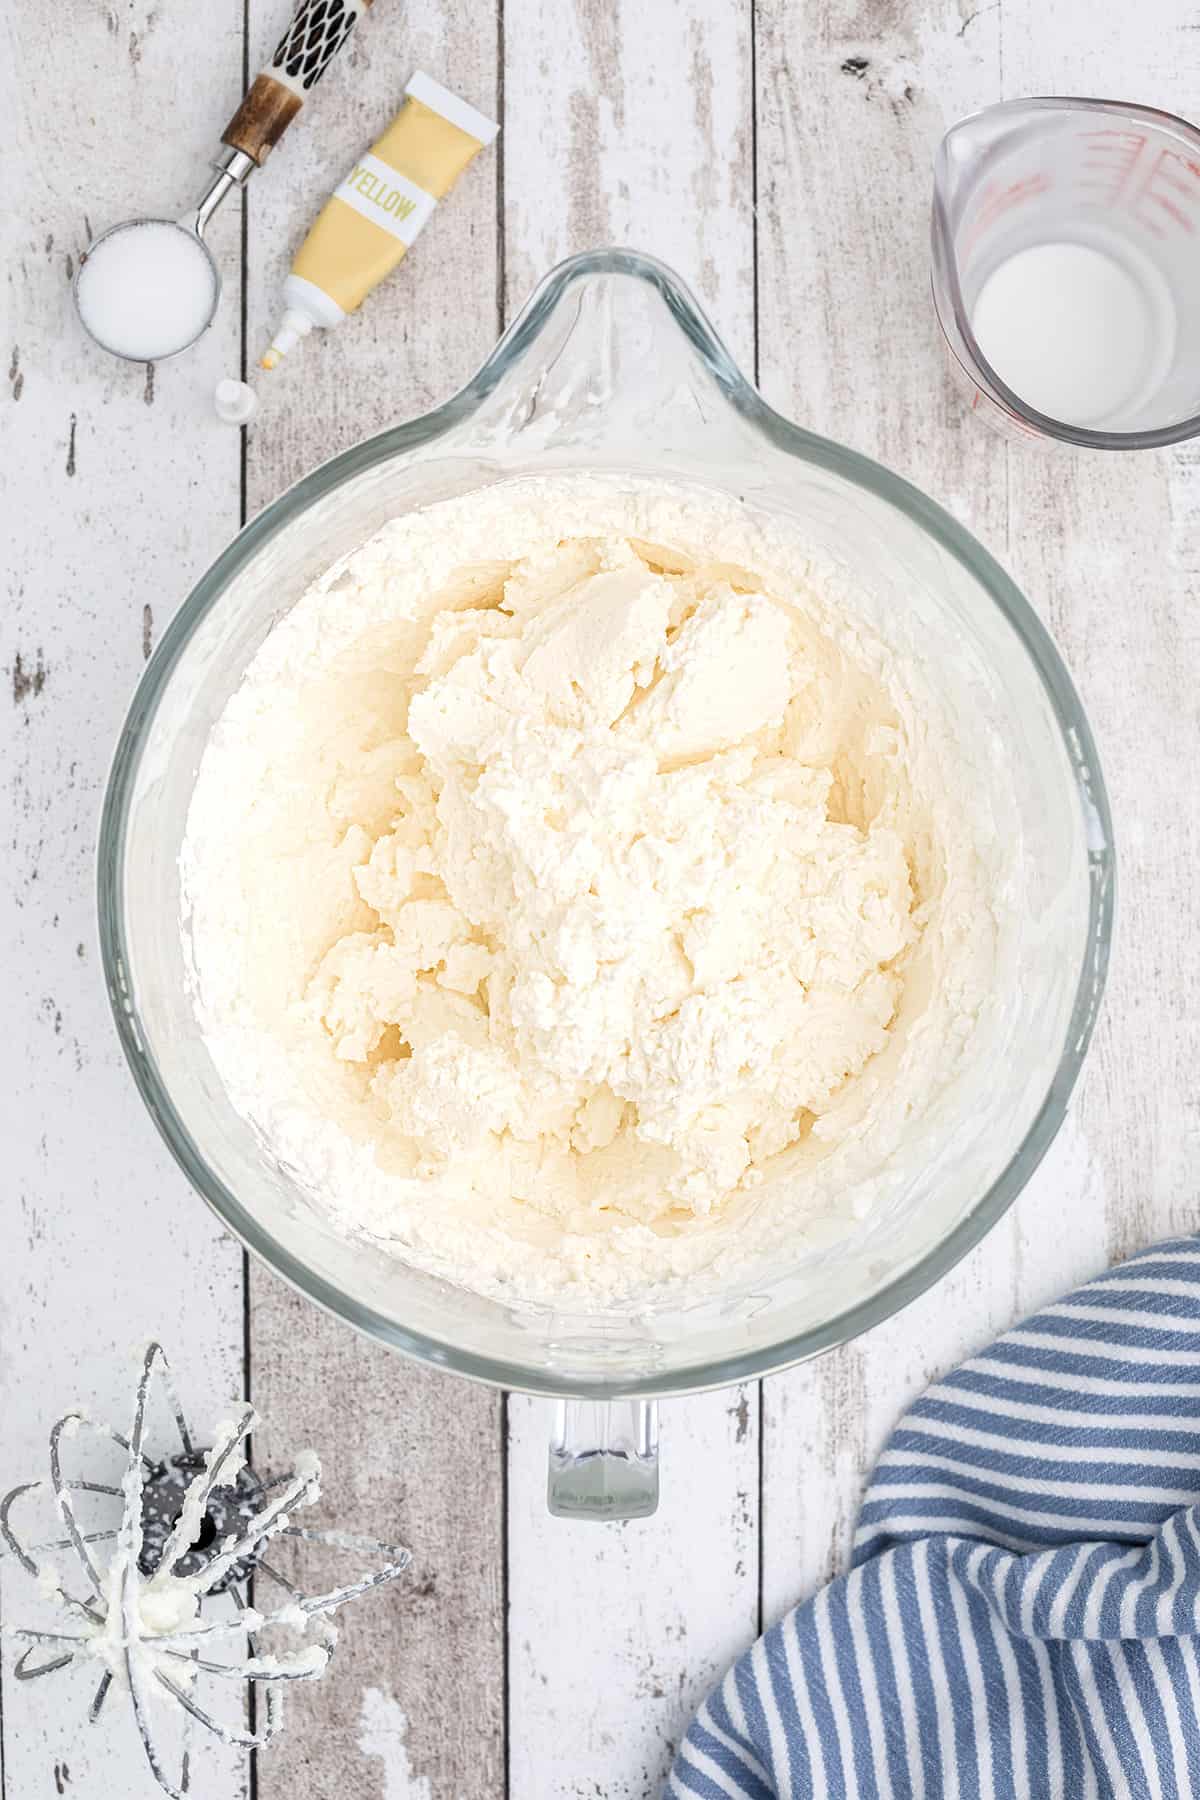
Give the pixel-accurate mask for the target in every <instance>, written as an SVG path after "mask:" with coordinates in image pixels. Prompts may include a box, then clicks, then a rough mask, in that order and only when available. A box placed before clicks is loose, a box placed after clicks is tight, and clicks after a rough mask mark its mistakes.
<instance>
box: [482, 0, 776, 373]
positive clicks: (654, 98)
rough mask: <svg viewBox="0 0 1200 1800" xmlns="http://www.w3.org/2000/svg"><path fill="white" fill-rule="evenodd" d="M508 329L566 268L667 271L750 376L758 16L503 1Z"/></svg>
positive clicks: (607, 1)
mask: <svg viewBox="0 0 1200 1800" xmlns="http://www.w3.org/2000/svg"><path fill="white" fill-rule="evenodd" d="M504 39H505V131H504V138H503V149H504V169H505V274H506V290H507V300H508V312H509V317H511V316H512V314H513V312H514V311H515V310H516V309H517V308H518V307H519V306H520V305H521V304H522V303H523V302H524V300H525V299H526V298H527V297H528V294H529V292H530V289H531V288H532V287H533V286H534V285H535V284H536V283H537V282H538V281H540V279H541V277H542V276H543V275H544V274H545V273H546V271H547V270H548V269H549V268H551V267H552V266H553V264H554V263H556V262H557V261H558V260H559V259H560V258H561V257H563V256H566V255H568V254H569V253H571V252H572V251H576V250H594V249H597V248H598V247H600V246H601V245H604V244H623V245H626V246H628V247H630V248H632V249H635V250H644V251H647V252H649V254H650V255H652V256H658V257H661V258H662V259H663V261H664V262H667V263H670V264H671V266H672V267H673V268H675V269H676V270H677V271H678V272H679V274H681V275H682V276H683V277H684V279H685V280H686V281H688V282H689V283H691V284H692V285H693V286H694V287H695V288H696V290H697V292H698V293H699V294H700V297H701V299H702V301H703V303H704V305H705V306H706V307H707V308H708V310H709V311H710V313H711V314H712V317H713V320H714V323H715V324H716V326H717V328H718V330H719V331H721V332H722V334H723V335H724V337H725V339H726V342H727V344H728V346H729V348H730V350H731V351H732V352H733V355H734V356H735V358H736V359H737V360H738V361H739V362H740V363H741V365H742V367H743V368H745V369H747V370H751V369H752V368H753V362H754V256H753V214H752V211H751V198H752V186H751V137H752V125H751V101H750V89H751V81H750V10H749V7H748V6H746V5H745V4H744V3H743V4H740V5H734V6H729V5H724V4H721V0H656V4H654V5H646V4H645V3H644V0H616V3H615V4H614V0H506V5H505V9H504Z"/></svg>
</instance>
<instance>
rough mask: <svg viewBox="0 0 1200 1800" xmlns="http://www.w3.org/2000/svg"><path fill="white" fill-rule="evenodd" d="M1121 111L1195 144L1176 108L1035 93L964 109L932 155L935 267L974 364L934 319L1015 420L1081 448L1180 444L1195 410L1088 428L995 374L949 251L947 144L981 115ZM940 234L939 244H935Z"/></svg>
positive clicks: (1195, 425)
mask: <svg viewBox="0 0 1200 1800" xmlns="http://www.w3.org/2000/svg"><path fill="white" fill-rule="evenodd" d="M1043 111H1057V112H1097V113H1112V112H1120V113H1125V114H1127V115H1128V116H1129V117H1130V118H1134V119H1145V120H1146V121H1147V123H1149V124H1151V125H1155V126H1157V127H1159V128H1160V129H1162V128H1164V127H1166V128H1169V129H1171V130H1173V131H1181V132H1182V133H1183V134H1184V135H1185V137H1187V138H1188V139H1189V140H1190V141H1191V143H1192V144H1193V145H1200V131H1197V128H1196V127H1195V126H1194V125H1192V124H1190V123H1189V121H1188V120H1187V119H1183V118H1180V116H1179V114H1178V113H1172V112H1164V111H1163V109H1162V108H1161V107H1158V106H1140V105H1138V104H1136V103H1135V102H1133V101H1129V100H1097V99H1095V98H1092V97H1090V96H1086V95H1074V94H1037V95H1034V96H1032V97H1031V98H1030V99H1028V100H1001V101H998V102H997V103H996V105H994V106H986V107H982V108H981V109H980V110H979V111H978V112H973V113H968V114H967V115H966V117H965V118H962V119H958V120H956V122H955V123H954V124H953V125H952V126H951V127H950V129H949V131H948V132H947V133H946V135H945V137H944V138H943V139H942V141H941V143H940V144H939V145H938V150H937V156H936V157H935V159H934V170H935V174H934V183H933V221H934V231H933V238H934V248H933V253H934V259H935V263H936V265H937V269H938V272H939V273H940V275H941V277H942V280H943V281H944V282H945V284H946V292H947V295H948V298H949V301H950V307H951V310H952V312H953V314H954V328H955V330H956V331H957V332H958V333H959V334H960V336H961V338H962V341H963V343H964V344H965V345H966V347H967V350H968V351H969V353H970V355H971V356H972V357H973V358H974V361H975V363H976V365H977V368H971V367H969V366H968V365H967V364H965V363H964V362H963V360H962V358H961V356H959V354H958V352H957V350H956V349H955V347H954V344H953V341H952V339H951V336H950V333H949V331H948V329H947V323H946V321H945V320H944V319H942V317H941V316H940V312H939V316H938V324H939V325H940V326H941V328H942V334H943V336H944V337H945V339H946V342H947V344H948V346H949V348H950V353H951V355H952V356H954V357H955V359H956V361H957V362H958V363H959V366H960V367H961V368H962V370H963V373H964V374H965V375H966V376H967V377H968V379H969V380H971V381H975V379H976V375H977V373H978V372H982V374H983V375H984V377H985V379H986V380H987V382H988V384H989V386H990V387H991V388H992V390H993V396H994V397H998V398H999V399H1000V400H1001V401H1002V402H1003V404H1004V406H1005V407H1006V408H1007V409H1008V410H1009V411H1010V412H1012V413H1014V414H1015V415H1016V416H1017V418H1018V419H1021V420H1022V421H1023V422H1024V423H1025V424H1027V425H1029V426H1030V427H1031V428H1032V430H1034V431H1035V432H1037V433H1038V435H1039V436H1041V437H1048V438H1054V439H1056V440H1057V441H1058V442H1059V443H1063V444H1074V445H1076V446H1077V448H1079V449H1081V450H1161V449H1163V448H1164V447H1165V446H1166V445H1168V444H1180V443H1183V442H1184V441H1185V440H1186V439H1187V438H1193V437H1196V436H1198V435H1200V413H1193V414H1191V416H1190V417H1188V418H1186V419H1180V420H1178V421H1177V422H1176V423H1175V424H1174V425H1160V426H1157V427H1156V428H1155V429H1154V430H1153V431H1091V430H1089V429H1088V428H1087V427H1086V426H1083V425H1068V424H1067V423H1066V422H1065V421H1064V420H1062V419H1054V418H1051V417H1050V415H1049V414H1048V413H1041V412H1038V410H1037V408H1036V407H1034V406H1030V405H1029V403H1028V401H1026V400H1022V398H1021V396H1020V395H1019V394H1017V393H1014V392H1013V390H1012V388H1010V387H1009V386H1008V383H1007V382H1006V381H1005V380H1004V379H1003V377H1002V376H1000V375H998V374H997V373H996V371H995V369H994V368H993V367H992V365H991V363H990V362H989V361H988V359H987V357H986V356H985V355H984V353H983V351H982V350H981V349H980V347H979V343H978V340H977V339H976V336H975V333H974V331H973V330H972V329H971V321H970V318H969V317H968V314H967V308H966V303H965V301H964V300H963V292H962V286H961V284H960V282H959V279H958V263H957V260H956V259H955V257H954V256H953V255H952V254H951V253H950V250H949V244H950V240H951V229H950V219H949V215H948V213H947V211H946V202H945V179H944V168H945V161H946V146H947V144H948V143H949V142H950V140H951V138H953V137H954V135H955V134H956V132H959V131H961V130H962V129H963V127H964V126H970V125H972V124H973V123H974V122H975V121H976V120H977V119H981V118H983V117H984V116H985V115H986V116H988V117H994V116H995V115H996V114H997V113H1004V112H1013V113H1020V112H1043ZM939 239H940V243H939ZM933 295H934V310H935V311H938V305H937V302H938V292H937V283H936V282H935V283H934V289H933Z"/></svg>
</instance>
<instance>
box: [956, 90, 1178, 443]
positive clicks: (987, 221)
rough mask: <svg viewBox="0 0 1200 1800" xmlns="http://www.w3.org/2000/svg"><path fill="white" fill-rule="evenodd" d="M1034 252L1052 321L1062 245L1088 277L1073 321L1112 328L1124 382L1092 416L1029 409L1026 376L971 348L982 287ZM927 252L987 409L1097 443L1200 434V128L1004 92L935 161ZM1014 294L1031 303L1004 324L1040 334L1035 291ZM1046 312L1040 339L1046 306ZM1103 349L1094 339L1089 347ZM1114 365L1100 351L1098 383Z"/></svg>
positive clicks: (1050, 435)
mask: <svg viewBox="0 0 1200 1800" xmlns="http://www.w3.org/2000/svg"><path fill="white" fill-rule="evenodd" d="M1029 252H1034V253H1040V254H1042V255H1043V256H1044V257H1045V256H1046V255H1047V252H1048V253H1049V260H1047V261H1046V262H1045V263H1044V265H1043V268H1044V275H1045V278H1046V279H1047V281H1048V283H1049V284H1050V288H1048V290H1047V291H1046V293H1045V304H1046V307H1047V308H1050V307H1057V308H1058V309H1060V310H1059V314H1058V330H1059V332H1060V334H1061V333H1062V332H1063V331H1067V332H1069V330H1070V325H1069V317H1064V316H1063V313H1062V310H1061V309H1062V308H1063V307H1064V304H1065V305H1066V306H1067V307H1068V308H1069V307H1070V306H1071V304H1072V303H1071V301H1069V300H1067V301H1065V302H1064V295H1063V293H1062V290H1061V287H1060V288H1059V290H1058V291H1057V292H1054V291H1050V290H1051V289H1052V288H1053V285H1054V282H1055V274H1056V270H1061V269H1063V268H1064V267H1065V268H1066V269H1067V272H1068V273H1069V274H1070V273H1072V270H1071V265H1070V262H1069V261H1068V262H1067V263H1066V264H1064V263H1063V260H1062V259H1063V255H1064V252H1065V255H1066V257H1067V258H1068V259H1069V258H1070V257H1072V256H1073V257H1075V258H1076V259H1077V262H1076V267H1075V269H1074V271H1073V272H1074V274H1075V276H1076V278H1077V279H1080V280H1082V282H1083V284H1084V286H1083V287H1082V288H1081V289H1080V290H1079V292H1080V296H1081V300H1082V304H1081V308H1080V317H1079V324H1080V326H1081V328H1084V329H1086V328H1088V327H1089V326H1090V327H1096V328H1098V329H1100V330H1101V331H1102V330H1103V329H1104V326H1105V323H1107V326H1108V328H1109V329H1110V331H1111V334H1112V335H1111V336H1110V338H1109V339H1108V340H1107V345H1106V348H1107V350H1108V351H1110V352H1111V354H1112V357H1113V358H1116V359H1118V360H1119V361H1120V362H1121V368H1120V369H1119V370H1118V371H1116V377H1115V378H1116V387H1117V388H1123V389H1124V391H1123V392H1122V393H1121V394H1120V395H1119V396H1117V394H1116V392H1115V390H1114V391H1113V392H1112V393H1110V395H1109V398H1110V399H1111V401H1112V404H1111V405H1108V406H1105V405H1104V403H1103V402H1101V403H1100V409H1099V410H1100V414H1101V416H1098V417H1089V416H1087V409H1086V407H1084V408H1081V411H1080V413H1079V414H1078V415H1077V416H1076V418H1075V419H1074V420H1072V419H1069V418H1062V417H1055V416H1052V415H1051V414H1050V413H1049V412H1043V411H1039V410H1038V407H1037V406H1036V405H1035V404H1033V403H1032V400H1033V391H1032V389H1030V390H1029V391H1027V392H1026V394H1024V395H1022V394H1021V393H1018V392H1016V391H1015V390H1014V388H1013V387H1012V386H1011V385H1009V382H1008V381H1006V380H1005V379H1004V372H1003V371H1001V370H1000V369H998V368H996V367H994V366H993V363H992V362H991V361H989V360H988V356H987V355H986V354H985V351H984V349H983V348H982V347H981V343H980V337H982V336H984V335H986V334H985V333H984V332H983V330H982V328H981V329H980V331H979V333H978V335H977V332H976V329H975V327H976V325H981V319H982V314H981V311H980V301H981V296H983V295H984V293H985V290H986V289H987V287H988V283H989V282H990V281H991V280H992V279H993V277H995V276H996V274H997V271H1001V270H1004V269H1005V268H1007V269H1008V270H1010V271H1011V270H1013V269H1015V268H1017V267H1018V266H1019V265H1018V263H1017V261H1016V259H1018V258H1021V257H1022V256H1023V255H1025V254H1027V253H1029ZM1056 256H1057V258H1058V261H1057V263H1056V262H1055V257H1056ZM932 258H933V298H934V305H935V307H936V310H937V315H938V320H939V322H940V324H941V327H942V331H943V332H944V334H945V338H946V342H947V345H948V347H949V350H950V353H951V364H952V367H953V369H954V371H955V372H956V374H957V375H958V376H959V377H960V380H961V384H962V385H963V386H964V387H965V389H966V391H967V393H968V394H969V396H970V400H971V405H972V406H973V407H974V408H976V409H977V410H979V411H981V412H982V413H983V415H984V416H985V417H986V418H988V419H989V421H990V422H991V423H993V424H996V425H999V426H1000V428H1001V429H1008V430H1011V431H1014V432H1016V433H1019V434H1021V435H1024V436H1028V437H1040V438H1043V439H1057V440H1059V441H1062V442H1065V443H1070V444H1079V445H1084V446H1087V447H1089V448H1093V449H1102V450H1136V449H1144V448H1151V447H1153V446H1156V445H1161V444H1172V443H1178V442H1179V441H1180V440H1181V439H1184V438H1189V437H1193V436H1195V435H1196V434H1197V433H1198V432H1200V280H1198V276H1200V131H1197V130H1196V129H1195V128H1194V127H1193V126H1191V125H1189V124H1187V123H1186V121H1184V120H1183V119H1179V118H1176V117H1175V116H1174V115H1173V114H1171V113H1165V112H1159V111H1157V110H1156V109H1155V108H1153V107H1147V106H1132V105H1127V104H1125V103H1123V102H1119V101H1111V100H1085V99H1069V98H1068V99H1064V98H1047V99H1033V100H1013V101H1007V102H1005V103H1004V104H1002V105H1000V106H992V107H988V108H987V109H986V110H985V111H983V112H979V113H973V114H972V115H971V116H970V117H968V118H965V119H962V120H960V121H959V123H958V124H957V125H954V126H953V127H952V128H951V129H950V131H948V132H947V133H946V136H945V137H944V138H943V140H942V143H941V145H940V147H939V150H938V153H937V158H936V161H935V165H934V188H933V221H932ZM1026 268H1027V269H1032V265H1030V264H1029V263H1028V262H1026ZM1089 271H1090V273H1089ZM1097 277H1099V280H1097ZM1031 279H1032V275H1031ZM1009 285H1010V302H1011V285H1012V284H1011V283H1010V284H1009ZM1102 287H1103V288H1105V289H1106V292H1108V293H1110V295H1111V297H1112V305H1113V310H1111V311H1110V312H1109V314H1108V318H1107V321H1103V320H1102V321H1100V322H1099V325H1097V321H1096V320H1095V319H1088V318H1087V317H1085V316H1084V314H1085V313H1086V311H1087V305H1088V302H1089V300H1093V299H1094V304H1095V305H1096V306H1101V305H1103V304H1106V303H1107V302H1106V301H1104V300H1102V299H1101V298H1100V292H1099V290H1100V288H1102ZM992 293H993V296H994V295H995V294H996V289H995V288H993V290H992ZM1023 298H1024V299H1027V300H1030V304H1029V316H1027V317H1026V318H1025V319H1024V320H1023V321H1022V320H1020V319H1017V320H1014V319H1013V317H1012V314H1011V313H1010V314H1009V321H1008V323H1009V329H1010V330H1015V331H1021V330H1025V331H1026V332H1027V333H1028V335H1029V336H1031V337H1032V338H1033V339H1034V340H1035V348H1036V347H1037V346H1036V338H1037V333H1038V330H1039V322H1038V319H1037V316H1036V304H1035V303H1034V302H1033V300H1032V298H1031V295H1030V294H1029V293H1027V294H1026V295H1025V296H1022V295H1020V294H1017V295H1016V301H1017V303H1019V302H1020V301H1021V300H1022V299H1023ZM1022 310H1024V309H1022ZM1043 323H1044V324H1045V325H1046V327H1047V332H1046V338H1045V339H1044V340H1043V341H1042V344H1041V346H1040V348H1041V349H1042V350H1043V351H1045V344H1046V343H1047V342H1049V340H1050V335H1051V334H1050V331H1049V316H1048V314H1047V316H1046V318H1045V320H1044V321H1043ZM1002 325H1003V321H1002ZM989 341H990V342H991V343H992V346H993V351H994V353H995V339H994V338H991V339H989ZM1103 348H1104V347H1102V346H1101V345H1099V344H1096V345H1095V346H1094V350H1095V352H1096V353H1097V354H1101V353H1102V349H1103ZM1019 349H1020V346H1018V350H1019ZM997 360H1000V358H999V356H997ZM1020 364H1021V358H1020V356H1019V355H1018V356H1017V358H1016V366H1017V367H1019V366H1020ZM1008 373H1009V375H1010V377H1011V376H1012V374H1013V366H1012V365H1010V366H1009V368H1008ZM1113 377H1114V368H1113V363H1112V361H1111V360H1110V359H1108V358H1105V359H1104V367H1103V377H1102V385H1104V386H1108V385H1109V383H1110V381H1111V380H1112V379H1113Z"/></svg>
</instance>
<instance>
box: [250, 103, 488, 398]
mask: <svg viewBox="0 0 1200 1800" xmlns="http://www.w3.org/2000/svg"><path fill="white" fill-rule="evenodd" d="M406 95H407V98H406V99H405V102H404V105H403V106H402V107H401V109H400V111H399V112H398V113H397V115H396V117H395V118H394V119H393V120H392V123H391V124H390V125H389V126H388V128H387V130H386V131H385V132H384V134H383V136H382V137H381V138H380V140H379V142H378V143H377V144H376V145H374V147H373V148H372V149H370V150H368V151H367V152H366V154H365V155H363V156H361V157H360V158H359V160H358V161H357V162H356V163H355V165H354V167H353V169H351V171H350V173H349V175H347V177H346V179H345V180H344V181H343V182H342V184H341V186H340V187H339V188H338V189H337V190H336V191H335V192H334V193H333V194H332V195H331V196H330V198H329V199H328V200H327V201H326V203H325V206H324V207H323V208H322V210H321V212H320V213H319V214H318V216H317V219H316V221H315V223H314V224H313V227H312V230H311V231H310V232H309V234H308V236H307V237H306V238H305V240H304V242H303V243H302V244H301V246H300V249H299V250H298V251H297V253H296V260H295V261H294V262H293V264H292V269H291V273H290V275H289V276H288V277H287V280H286V281H285V282H284V284H283V298H284V305H285V310H284V314H283V318H282V320H281V321H280V323H279V326H278V329H277V330H276V332H275V336H274V337H273V338H272V340H271V344H270V347H269V349H268V350H267V351H266V353H265V354H264V356H263V358H262V367H263V368H264V369H274V368H276V367H277V366H278V364H279V363H280V362H281V361H282V360H283V358H284V357H285V356H286V355H287V354H288V352H289V350H294V349H295V347H296V345H297V344H298V343H299V342H300V339H301V338H304V337H307V336H308V334H309V332H310V331H311V330H312V328H313V326H314V325H320V326H325V327H328V326H330V325H340V324H341V322H342V320H343V319H344V318H345V317H346V314H347V313H351V312H354V311H356V310H357V308H358V307H359V306H361V304H362V302H363V301H364V300H365V299H366V297H367V295H368V294H369V293H370V292H371V290H372V288H374V287H377V286H378V285H379V283H380V282H381V281H382V280H383V278H384V276H385V275H389V274H390V273H391V271H392V270H393V269H394V268H395V267H396V264H397V263H398V262H399V261H400V259H401V257H402V256H403V255H404V253H405V251H406V250H407V249H408V248H409V246H410V245H411V244H412V243H413V241H414V239H415V238H416V236H417V233H418V232H419V231H420V230H421V227H422V226H423V225H424V224H425V223H426V221H427V220H428V219H429V217H430V215H431V214H432V213H433V210H434V208H435V207H436V205H437V203H438V201H439V200H443V199H444V198H445V197H446V195H447V194H448V193H449V192H450V190H451V188H452V187H453V186H454V184H455V182H456V181H457V180H458V178H459V176H460V175H461V174H462V172H463V170H464V169H465V168H466V167H467V165H468V163H470V162H471V161H472V160H473V158H474V157H475V156H477V155H478V153H479V151H480V150H482V149H483V148H484V146H485V145H486V144H490V143H491V142H492V141H493V140H494V138H495V136H496V133H497V131H498V130H499V127H498V126H497V125H495V124H493V122H492V121H491V120H490V119H486V118H484V116H483V114H482V113H481V112H477V111H476V110H475V108H474V107H473V106H468V104H467V102H466V101H465V100H460V99H459V98H458V96H457V94H452V93H451V92H450V91H449V89H448V88H444V87H442V86H441V84H440V83H439V82H436V81H434V80H433V79H432V77H431V76H429V75H421V74H417V75H414V76H413V78H412V80H411V81H410V82H409V84H408V87H407V89H406Z"/></svg>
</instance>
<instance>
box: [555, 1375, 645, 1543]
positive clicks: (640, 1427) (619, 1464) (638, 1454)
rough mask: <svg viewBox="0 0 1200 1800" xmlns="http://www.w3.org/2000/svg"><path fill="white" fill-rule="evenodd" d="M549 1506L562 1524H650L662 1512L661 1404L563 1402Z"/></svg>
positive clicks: (557, 1423)
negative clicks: (591, 1521) (574, 1521)
mask: <svg viewBox="0 0 1200 1800" xmlns="http://www.w3.org/2000/svg"><path fill="white" fill-rule="evenodd" d="M546 1504H547V1505H548V1506H549V1508H550V1511H551V1512H552V1513H553V1514H554V1516H555V1517H556V1518H559V1519H648V1518H649V1516H650V1514H651V1513H652V1512H655V1511H656V1510H657V1508H658V1402H657V1400H559V1401H556V1403H555V1408H554V1428H553V1431H552V1433H551V1436H550V1471H549V1476H548V1479H547V1483H546Z"/></svg>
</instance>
